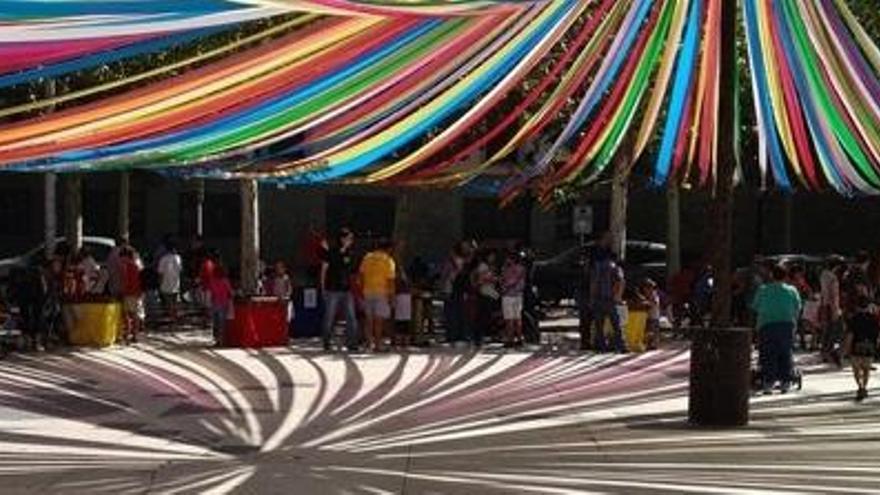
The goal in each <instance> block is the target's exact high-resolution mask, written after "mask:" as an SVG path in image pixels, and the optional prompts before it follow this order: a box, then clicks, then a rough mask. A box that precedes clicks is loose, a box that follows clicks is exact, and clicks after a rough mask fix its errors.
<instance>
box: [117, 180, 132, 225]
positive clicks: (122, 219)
mask: <svg viewBox="0 0 880 495" xmlns="http://www.w3.org/2000/svg"><path fill="white" fill-rule="evenodd" d="M118 213H119V217H118V220H119V223H118V224H117V229H116V235H117V237H119V238H120V239H129V238H130V234H131V232H130V229H131V172H128V171H123V172H120V174H119V212H118Z"/></svg>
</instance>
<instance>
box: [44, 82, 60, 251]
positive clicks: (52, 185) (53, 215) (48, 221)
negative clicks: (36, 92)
mask: <svg viewBox="0 0 880 495" xmlns="http://www.w3.org/2000/svg"><path fill="white" fill-rule="evenodd" d="M55 94H56V88H55V79H48V80H47V81H46V98H54V97H55ZM52 110H53V108H52V107H49V109H48V110H47V111H46V113H51V112H52ZM57 187H58V176H57V175H55V174H54V173H51V172H50V173H47V174H46V175H45V177H44V179H43V215H44V217H43V218H44V224H43V227H44V229H45V230H44V231H43V233H44V236H43V244H44V246H45V249H46V259H49V258H51V257H52V255H54V254H55V239H56V238H57V237H58V207H57V204H58V189H57Z"/></svg>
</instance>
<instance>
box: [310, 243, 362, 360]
mask: <svg viewBox="0 0 880 495" xmlns="http://www.w3.org/2000/svg"><path fill="white" fill-rule="evenodd" d="M354 270H355V254H354V233H353V232H352V231H351V230H349V229H347V228H342V229H340V231H339V234H338V235H337V236H336V242H335V243H333V244H332V245H331V246H329V249H327V250H326V251H325V252H324V254H323V260H322V262H321V272H320V276H319V283H318V286H319V289H320V291H321V294H323V297H324V322H323V327H322V338H323V340H324V350H325V351H329V350H330V349H331V342H332V340H333V327H334V326H335V324H336V317H337V314H338V312H339V309H340V307H341V308H342V311H343V312H344V314H345V335H346V347H347V348H348V350H349V351H357V349H358V347H359V345H360V338H359V337H358V324H357V314H356V313H355V301H354V294H353V292H352V289H353V287H352V281H353V278H354Z"/></svg>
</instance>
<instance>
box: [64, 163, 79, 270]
mask: <svg viewBox="0 0 880 495" xmlns="http://www.w3.org/2000/svg"><path fill="white" fill-rule="evenodd" d="M64 237H65V240H66V241H67V246H68V247H69V248H70V253H69V254H70V255H74V254H76V252H77V251H79V250H80V248H81V247H82V237H83V215H82V175H80V174H68V175H65V176H64Z"/></svg>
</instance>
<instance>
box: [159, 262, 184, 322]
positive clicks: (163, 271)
mask: <svg viewBox="0 0 880 495" xmlns="http://www.w3.org/2000/svg"><path fill="white" fill-rule="evenodd" d="M157 271H158V272H159V297H160V298H161V299H162V304H163V305H164V306H165V310H166V311H167V312H168V316H169V318H171V321H172V322H173V323H174V324H177V319H178V314H177V301H178V298H179V297H180V275H181V273H182V272H183V260H182V259H181V257H180V254H178V252H177V248H176V247H175V246H174V245H168V246H166V252H165V254H164V255H163V256H162V258H160V259H159V266H158V270H157Z"/></svg>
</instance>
